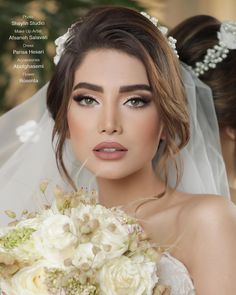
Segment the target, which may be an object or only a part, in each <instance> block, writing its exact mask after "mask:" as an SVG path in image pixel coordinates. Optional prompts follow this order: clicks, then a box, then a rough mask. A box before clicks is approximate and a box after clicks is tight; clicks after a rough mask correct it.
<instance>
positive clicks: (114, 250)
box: [71, 205, 129, 259]
mask: <svg viewBox="0 0 236 295" xmlns="http://www.w3.org/2000/svg"><path fill="white" fill-rule="evenodd" d="M85 215H86V216H87V217H88V218H89V220H93V219H97V220H98V221H99V227H98V228H97V229H96V230H95V232H94V233H93V234H92V236H91V239H90V242H91V243H92V244H94V245H95V246H97V247H99V248H100V249H101V250H102V251H103V250H104V253H103V256H104V255H105V256H108V258H109V259H111V258H114V257H118V256H120V255H122V254H123V253H124V252H126V251H127V250H128V244H129V231H128V227H125V226H124V225H122V224H121V223H120V221H119V220H118V219H117V218H116V217H115V215H114V213H113V212H111V211H110V210H109V209H107V208H105V207H103V206H101V205H96V206H91V205H80V206H79V207H78V208H74V209H72V211H71V217H72V219H74V220H76V219H78V218H79V219H82V220H83V218H84V216H85ZM112 227H114V228H115V229H114V230H111V228H112ZM77 230H78V235H79V236H80V228H78V229H77ZM109 247H110V249H109ZM108 249H109V251H107V250H108ZM100 255H101V254H100Z"/></svg>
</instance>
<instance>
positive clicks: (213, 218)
mask: <svg viewBox="0 0 236 295" xmlns="http://www.w3.org/2000/svg"><path fill="white" fill-rule="evenodd" d="M183 197H184V198H186V199H188V200H187V201H185V202H183V206H182V210H181V214H180V216H181V219H183V221H184V222H186V221H188V223H189V224H191V225H192V226H193V228H194V229H195V230H198V229H200V230H204V228H206V225H207V226H208V227H209V226H217V227H218V226H219V224H221V227H222V226H223V225H224V224H226V223H227V222H232V223H236V206H235V205H234V204H233V203H232V202H231V201H230V200H228V199H226V198H224V197H222V196H217V195H192V194H189V195H188V194H184V195H183Z"/></svg>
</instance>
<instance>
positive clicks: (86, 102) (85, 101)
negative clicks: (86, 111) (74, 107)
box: [73, 95, 98, 106]
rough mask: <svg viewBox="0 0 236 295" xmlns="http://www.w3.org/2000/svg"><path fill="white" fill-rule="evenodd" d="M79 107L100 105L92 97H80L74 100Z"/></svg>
mask: <svg viewBox="0 0 236 295" xmlns="http://www.w3.org/2000/svg"><path fill="white" fill-rule="evenodd" d="M73 99H74V100H75V101H76V102H78V104H79V105H82V106H92V105H96V104H98V102H97V101H96V99H94V98H93V97H90V96H84V95H78V96H75V97H74V98H73Z"/></svg>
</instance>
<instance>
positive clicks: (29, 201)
mask: <svg viewBox="0 0 236 295" xmlns="http://www.w3.org/2000/svg"><path fill="white" fill-rule="evenodd" d="M182 70H183V80H184V84H185V87H186V91H187V97H188V106H189V112H190V118H191V139H190V142H189V143H188V145H187V146H186V148H184V149H183V150H182V151H181V154H180V156H181V158H182V160H183V162H184V172H183V177H182V180H181V182H180V184H179V186H178V189H179V190H182V191H186V192H190V193H211V194H220V195H223V196H225V197H229V190H228V183H227V177H226V172H225V167H224V162H223V159H222V156H221V151H220V141H219V130H218V124H217V119H216V114H215V110H214V105H213V99H212V95H211V91H210V89H209V88H208V86H206V85H205V84H204V83H202V82H201V81H200V80H199V79H198V78H197V77H196V76H195V75H194V74H192V73H191V71H190V70H189V69H188V68H187V67H185V66H183V67H182ZM46 91H47V85H45V86H44V87H43V88H42V89H41V90H39V91H38V92H37V93H36V94H35V95H34V96H33V97H31V98H30V99H29V100H27V101H26V102H24V103H23V104H21V105H20V106H18V107H16V108H14V109H13V110H11V111H9V112H8V113H6V114H5V115H3V116H2V117H1V118H0V137H1V146H0V165H1V167H0V224H1V225H2V224H6V223H8V222H9V221H10V220H9V218H8V217H7V216H6V214H5V213H4V211H5V210H13V211H14V212H16V214H17V216H19V215H20V214H21V212H22V210H24V209H28V210H29V211H34V210H35V209H38V208H39V206H41V205H42V203H45V202H50V198H52V194H50V193H49V194H47V196H46V197H45V196H42V195H40V191H39V184H40V183H41V182H42V181H43V180H45V179H47V180H48V181H49V183H50V185H51V187H53V186H55V185H56V184H58V185H60V186H61V187H63V188H64V189H67V190H68V189H69V190H70V189H71V188H70V187H69V185H68V184H67V183H66V182H65V181H63V179H62V177H61V176H60V174H59V172H58V169H57V166H56V161H55V155H54V150H53V146H52V143H51V137H52V129H53V124H54V122H53V120H52V119H51V117H50V115H49V113H48V111H47V109H46ZM64 158H65V163H66V166H67V168H68V172H69V174H70V175H71V176H72V178H73V179H74V181H75V183H76V184H77V185H78V186H85V187H88V186H91V188H93V187H95V186H96V183H95V177H93V175H91V174H90V173H89V172H88V171H86V169H85V168H83V169H80V166H81V165H80V164H79V163H78V162H77V161H76V160H75V159H74V158H73V153H72V152H71V150H70V144H69V142H67V144H66V148H65V151H64ZM78 171H79V172H78ZM170 176H171V177H170V183H169V184H170V185H174V184H175V173H174V169H172V168H170ZM49 192H50V190H49Z"/></svg>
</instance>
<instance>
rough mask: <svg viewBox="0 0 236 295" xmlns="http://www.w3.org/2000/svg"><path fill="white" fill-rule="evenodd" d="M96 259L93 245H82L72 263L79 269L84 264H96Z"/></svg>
mask: <svg viewBox="0 0 236 295" xmlns="http://www.w3.org/2000/svg"><path fill="white" fill-rule="evenodd" d="M94 257H95V255H94V253H93V244H91V243H85V244H80V245H79V246H78V248H77V249H76V251H75V254H74V257H73V260H72V263H73V265H75V266H76V267H78V268H80V267H81V265H82V264H84V263H86V264H89V265H92V264H93V262H94ZM93 266H94V264H93Z"/></svg>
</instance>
